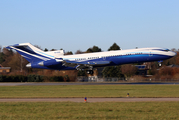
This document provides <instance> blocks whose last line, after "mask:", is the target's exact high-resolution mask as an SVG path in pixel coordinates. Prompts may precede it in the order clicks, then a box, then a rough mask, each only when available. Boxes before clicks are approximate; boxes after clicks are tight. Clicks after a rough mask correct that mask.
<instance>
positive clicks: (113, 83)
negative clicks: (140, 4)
mask: <svg viewBox="0 0 179 120" xmlns="http://www.w3.org/2000/svg"><path fill="white" fill-rule="evenodd" d="M175 84H178V85H179V83H178V82H176V83H175V82H163V83H161V82H148V83H143V82H137V83H127V82H123V83H120V82H106V83H103V82H101V83H100V82H49V83H48V82H47V83H46V82H30V83H28V82H24V83H0V86H43V85H175Z"/></svg>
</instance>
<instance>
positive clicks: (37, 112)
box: [0, 102, 179, 120]
mask: <svg viewBox="0 0 179 120" xmlns="http://www.w3.org/2000/svg"><path fill="white" fill-rule="evenodd" d="M178 113H179V102H104V103H103V102H102V103H72V102H45V103H43V102H38V103H33V102H32V103H23V102H18V103H0V120H12V119H13V120H53V119H80V120H83V119H89V120H93V119H109V120H110V119H121V120H123V119H125V120H176V119H179V114H178Z"/></svg>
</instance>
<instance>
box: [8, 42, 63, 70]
mask: <svg viewBox="0 0 179 120" xmlns="http://www.w3.org/2000/svg"><path fill="white" fill-rule="evenodd" d="M6 48H8V49H14V50H16V51H17V52H18V53H19V54H21V55H22V56H23V57H24V58H25V59H26V60H28V61H29V62H30V63H39V62H42V61H48V60H52V59H54V58H61V57H62V56H63V55H64V51H63V50H57V51H48V52H44V51H43V50H41V49H39V48H37V47H35V46H33V45H31V44H30V43H22V44H15V45H10V46H8V47H6ZM27 67H28V65H27Z"/></svg>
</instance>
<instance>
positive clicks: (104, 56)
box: [75, 53, 142, 60]
mask: <svg viewBox="0 0 179 120" xmlns="http://www.w3.org/2000/svg"><path fill="white" fill-rule="evenodd" d="M139 54H142V53H134V54H125V55H139ZM115 56H124V55H109V56H102V57H101V58H106V57H115ZM98 58H99V57H89V58H78V59H75V60H87V59H88V60H90V59H98Z"/></svg>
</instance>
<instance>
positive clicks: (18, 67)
mask: <svg viewBox="0 0 179 120" xmlns="http://www.w3.org/2000/svg"><path fill="white" fill-rule="evenodd" d="M36 47H38V48H40V47H39V46H37V45H36ZM40 49H41V48H40ZM52 50H55V49H52ZM110 50H121V49H120V47H119V45H117V44H116V43H114V44H112V45H111V46H110V47H109V49H108V51H110ZM44 51H48V49H47V48H45V49H44ZM101 51H102V50H101V48H99V47H98V46H93V47H90V48H88V49H87V50H86V51H81V50H77V51H76V52H75V54H83V53H92V52H101ZM172 51H174V52H176V53H177V55H176V56H175V57H173V58H171V59H168V60H164V61H163V62H162V67H159V66H158V62H149V63H145V64H146V66H147V67H148V69H149V70H148V74H150V75H153V77H156V78H177V79H179V68H177V67H173V68H172V67H167V66H168V65H172V64H174V65H179V50H176V49H172ZM72 54H73V53H72V52H71V51H68V52H66V53H65V55H72ZM0 64H1V65H2V66H4V67H11V72H10V73H9V74H8V76H14V75H23V76H29V75H40V76H43V77H41V78H43V79H40V80H42V81H51V79H50V77H53V76H61V77H63V80H61V79H62V78H59V79H60V81H75V80H76V77H78V76H87V74H86V73H85V71H77V70H69V71H58V70H45V69H34V68H33V69H32V68H26V67H25V66H26V64H28V61H27V60H26V59H25V58H23V57H22V56H21V55H20V54H19V53H17V52H16V51H13V50H8V49H6V48H2V47H1V46H0ZM142 64H144V63H137V64H126V65H118V66H110V67H105V68H104V69H103V70H102V76H103V77H125V78H127V77H133V76H136V75H137V72H138V71H137V68H136V67H135V65H142ZM6 76H7V75H6ZM18 77H19V76H18ZM1 78H2V77H1ZM30 78H31V77H25V78H24V79H25V80H26V81H28V80H30ZM56 78H58V77H56ZM54 79H55V78H54ZM56 81H58V80H56Z"/></svg>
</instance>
